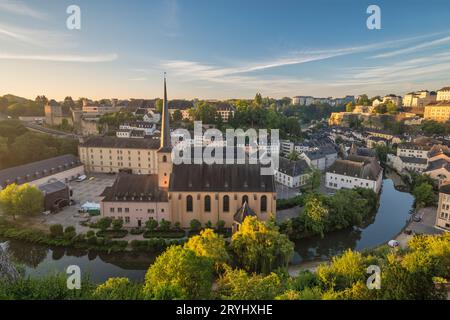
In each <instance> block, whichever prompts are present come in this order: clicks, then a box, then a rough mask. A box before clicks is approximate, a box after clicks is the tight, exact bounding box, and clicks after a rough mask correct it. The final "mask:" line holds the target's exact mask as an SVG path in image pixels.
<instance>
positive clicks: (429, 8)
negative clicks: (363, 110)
mask: <svg viewBox="0 0 450 320" xmlns="http://www.w3.org/2000/svg"><path fill="white" fill-rule="evenodd" d="M373 4H375V5H378V6H379V8H380V10H381V29H379V30H369V29H368V28H367V26H366V20H367V19H368V17H369V16H370V14H368V13H367V12H366V11H367V8H368V6H369V5H373ZM70 5H78V6H79V8H80V11H81V28H80V29H79V30H70V29H68V28H67V26H66V20H67V19H68V17H69V14H68V13H66V10H67V7H68V6H70ZM449 49H450V1H447V0H427V1H425V0H408V1H406V0H405V1H401V0H396V1H392V0H390V1H381V0H371V1H366V0H340V1H338V0H314V1H309V0H308V1H306V0H305V1H301V0H293V1H287V0H277V1H275V0H271V1H269V0H145V1H144V0H142V1H140V0H127V1H119V0H70V1H66V0H28V1H19V0H0V95H3V94H7V93H10V94H15V95H19V96H24V97H28V98H34V97H35V96H37V95H42V94H44V95H46V96H47V97H48V98H54V99H57V100H61V99H63V98H64V97H65V96H72V97H73V98H78V97H88V98H91V99H101V98H119V99H128V98H149V99H150V98H155V97H161V96H162V78H163V73H164V72H167V83H168V93H169V98H171V99H181V98H186V99H192V98H199V99H227V98H252V97H254V96H255V93H256V92H260V93H261V94H262V95H263V96H270V97H274V98H281V97H284V96H290V97H292V96H296V95H312V96H316V97H331V96H332V97H343V96H345V95H348V94H352V95H356V94H362V93H367V94H369V96H373V95H384V94H390V93H395V94H404V93H406V92H410V91H413V90H420V89H429V90H437V89H439V88H441V87H443V86H450V50H449Z"/></svg>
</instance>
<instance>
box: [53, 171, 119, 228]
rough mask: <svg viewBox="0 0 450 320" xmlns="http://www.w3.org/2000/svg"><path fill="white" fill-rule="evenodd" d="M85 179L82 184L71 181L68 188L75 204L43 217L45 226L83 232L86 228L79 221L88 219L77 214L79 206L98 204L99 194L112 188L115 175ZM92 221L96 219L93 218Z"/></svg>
mask: <svg viewBox="0 0 450 320" xmlns="http://www.w3.org/2000/svg"><path fill="white" fill-rule="evenodd" d="M87 177H88V178H87V179H86V180H85V181H82V182H76V181H71V182H70V183H69V187H70V189H71V190H72V192H73V196H72V199H73V200H74V201H75V204H74V205H72V206H69V207H65V208H64V209H63V210H62V211H61V212H58V213H55V214H50V215H48V216H46V217H45V221H44V222H45V223H46V224H49V225H50V224H57V223H58V224H61V225H63V226H64V227H66V226H74V227H75V228H76V229H77V232H85V231H86V230H87V228H85V227H83V226H81V225H80V222H81V221H84V220H87V219H88V217H86V216H84V215H83V214H81V215H80V214H79V213H78V209H79V208H80V206H81V205H82V204H83V203H85V202H87V201H89V202H96V203H99V201H100V194H101V193H102V192H103V190H104V189H105V188H106V187H109V186H112V185H113V183H114V179H115V177H116V176H115V175H111V174H92V175H87ZM93 219H96V218H95V217H94V218H93Z"/></svg>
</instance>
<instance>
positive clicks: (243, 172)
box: [169, 163, 275, 192]
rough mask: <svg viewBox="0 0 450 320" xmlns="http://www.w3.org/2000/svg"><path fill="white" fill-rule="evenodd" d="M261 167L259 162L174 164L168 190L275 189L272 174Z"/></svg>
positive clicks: (266, 190) (260, 190)
mask: <svg viewBox="0 0 450 320" xmlns="http://www.w3.org/2000/svg"><path fill="white" fill-rule="evenodd" d="M260 169H261V165H259V164H212V165H207V164H205V163H204V164H179V165H175V164H174V165H173V170H172V175H171V177H170V184H169V191H179V192H183V191H184V192H189V191H196V192H226V191H229V192H275V184H274V181H273V176H272V175H261V171H260Z"/></svg>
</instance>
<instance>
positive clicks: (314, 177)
mask: <svg viewBox="0 0 450 320" xmlns="http://www.w3.org/2000/svg"><path fill="white" fill-rule="evenodd" d="M321 179H322V173H321V172H320V170H319V169H315V168H310V169H309V172H308V180H307V181H306V184H305V185H304V186H303V187H302V189H306V190H309V191H315V190H317V189H319V187H320V181H321Z"/></svg>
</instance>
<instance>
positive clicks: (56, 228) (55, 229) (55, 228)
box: [50, 224, 64, 238]
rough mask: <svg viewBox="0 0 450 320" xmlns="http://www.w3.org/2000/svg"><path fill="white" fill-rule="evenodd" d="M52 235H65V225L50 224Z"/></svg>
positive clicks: (57, 236)
mask: <svg viewBox="0 0 450 320" xmlns="http://www.w3.org/2000/svg"><path fill="white" fill-rule="evenodd" d="M50 235H51V236H52V238H62V236H63V235H64V232H63V226H62V225H60V224H52V225H51V226H50Z"/></svg>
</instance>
